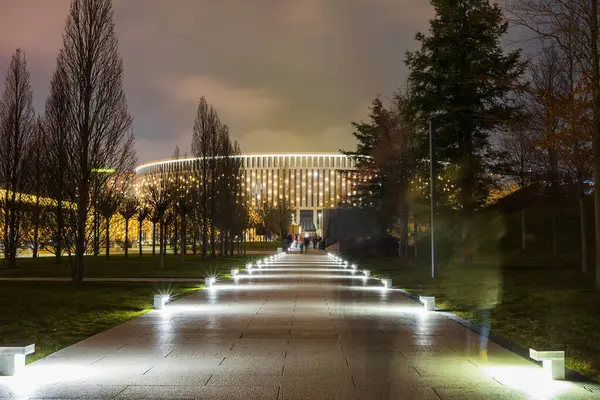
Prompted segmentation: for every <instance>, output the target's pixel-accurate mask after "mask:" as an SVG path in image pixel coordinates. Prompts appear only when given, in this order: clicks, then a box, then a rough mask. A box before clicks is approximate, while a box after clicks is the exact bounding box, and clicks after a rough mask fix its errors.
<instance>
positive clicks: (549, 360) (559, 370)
mask: <svg viewBox="0 0 600 400" xmlns="http://www.w3.org/2000/svg"><path fill="white" fill-rule="evenodd" d="M529 357H530V358H531V359H533V360H535V361H541V362H542V365H543V370H544V375H545V377H546V378H547V379H550V380H559V381H562V380H564V379H565V352H564V351H539V350H534V349H529Z"/></svg>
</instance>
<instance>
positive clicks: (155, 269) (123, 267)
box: [0, 254, 260, 278]
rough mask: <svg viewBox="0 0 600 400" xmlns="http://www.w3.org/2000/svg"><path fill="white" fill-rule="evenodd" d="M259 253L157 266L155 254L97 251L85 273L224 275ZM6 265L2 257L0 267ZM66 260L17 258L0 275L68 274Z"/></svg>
mask: <svg viewBox="0 0 600 400" xmlns="http://www.w3.org/2000/svg"><path fill="white" fill-rule="evenodd" d="M259 257H260V255H247V256H234V257H216V258H210V257H208V258H205V259H203V258H202V257H201V256H199V255H187V256H186V257H185V261H183V262H182V261H181V256H174V255H167V256H166V257H165V265H164V268H162V269H161V268H160V266H159V258H158V256H155V257H152V255H144V256H143V257H141V258H140V257H139V256H138V255H130V256H129V258H127V259H126V258H125V257H124V256H123V255H120V254H119V255H113V256H110V259H108V260H107V259H106V257H105V256H103V255H100V256H97V257H93V256H89V257H86V258H85V264H84V265H85V276H86V277H128V278H129V277H160V278H165V277H169V278H203V277H205V276H208V275H219V276H221V275H224V274H228V273H229V272H230V269H231V268H234V267H243V266H244V265H245V263H246V261H248V260H254V259H258V258H259ZM3 266H6V262H5V261H4V260H2V264H0V267H3ZM70 276H71V269H70V266H69V260H68V259H67V258H65V259H64V260H63V262H62V263H61V264H56V263H55V260H54V258H53V257H40V258H35V259H34V258H19V259H17V268H15V269H6V268H1V269H0V277H70Z"/></svg>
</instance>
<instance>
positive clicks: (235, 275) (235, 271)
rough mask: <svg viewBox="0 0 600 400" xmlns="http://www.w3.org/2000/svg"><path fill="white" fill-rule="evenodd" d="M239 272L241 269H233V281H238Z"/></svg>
mask: <svg viewBox="0 0 600 400" xmlns="http://www.w3.org/2000/svg"><path fill="white" fill-rule="evenodd" d="M250 265H251V266H252V264H250ZM239 272H240V270H239V269H237V268H233V269H232V270H231V277H232V278H233V279H236V278H237V274H238V273H239Z"/></svg>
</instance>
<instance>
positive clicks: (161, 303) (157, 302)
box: [154, 294, 171, 310]
mask: <svg viewBox="0 0 600 400" xmlns="http://www.w3.org/2000/svg"><path fill="white" fill-rule="evenodd" d="M170 299H171V297H170V296H169V295H168V294H155V295H154V309H155V310H162V309H163V308H165V305H166V304H167V303H168V302H169V300H170Z"/></svg>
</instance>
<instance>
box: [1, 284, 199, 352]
mask: <svg viewBox="0 0 600 400" xmlns="http://www.w3.org/2000/svg"><path fill="white" fill-rule="evenodd" d="M199 288H200V286H199V285H198V284H149V283H128V282H119V283H97V282H93V283H92V282H84V283H81V284H72V283H65V282H2V290H0V304H2V305H3V310H2V313H1V314H0V345H7V344H13V345H27V344H31V343H35V346H36V351H35V353H34V354H33V355H31V356H28V357H27V361H28V362H31V361H34V360H37V359H39V358H41V357H44V356H46V355H48V354H50V353H53V352H55V351H57V350H60V349H62V348H64V347H66V346H69V345H71V344H73V343H76V342H78V341H80V340H82V339H85V338H87V337H90V336H92V335H94V334H96V333H99V332H102V331H104V330H106V329H108V328H111V327H113V326H115V325H118V324H120V323H123V322H125V321H127V320H129V319H131V318H134V317H137V316H139V315H141V314H144V313H146V312H148V311H150V309H151V308H152V300H153V296H154V294H156V293H169V294H171V295H172V296H181V295H184V294H189V293H192V292H193V291H196V290H198V289H199Z"/></svg>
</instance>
